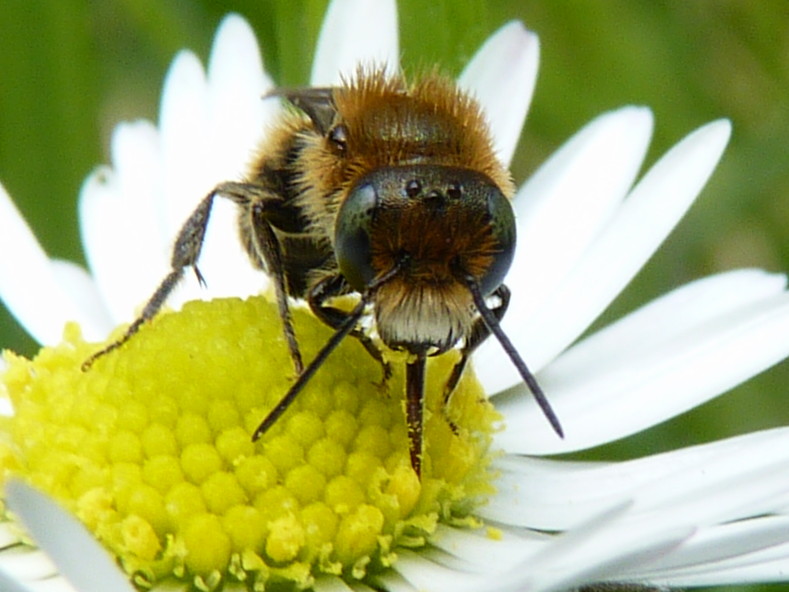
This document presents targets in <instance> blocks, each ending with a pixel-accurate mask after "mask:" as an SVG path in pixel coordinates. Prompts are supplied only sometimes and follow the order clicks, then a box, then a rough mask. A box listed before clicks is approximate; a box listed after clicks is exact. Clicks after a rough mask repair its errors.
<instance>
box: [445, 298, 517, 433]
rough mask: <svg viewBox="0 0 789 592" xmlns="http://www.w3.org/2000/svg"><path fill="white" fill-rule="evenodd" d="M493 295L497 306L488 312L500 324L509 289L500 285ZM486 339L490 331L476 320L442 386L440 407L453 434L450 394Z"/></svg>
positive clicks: (507, 303) (508, 302) (479, 319)
mask: <svg viewBox="0 0 789 592" xmlns="http://www.w3.org/2000/svg"><path fill="white" fill-rule="evenodd" d="M493 295H494V296H496V297H497V298H498V299H499V304H498V305H497V306H495V307H493V308H491V309H490V311H491V312H492V313H493V316H495V317H496V320H497V321H498V322H501V319H503V318H504V313H506V312H507V307H508V306H509V304H510V289H509V288H508V287H507V286H505V285H504V284H502V285H501V286H499V287H498V288H497V289H496V291H495V292H493ZM488 337H490V330H489V329H488V327H487V325H486V324H485V323H484V321H483V320H482V318H478V319H477V320H476V321H474V324H473V325H472V327H471V334H470V335H469V336H468V338H466V343H465V344H464V345H463V349H462V350H461V352H460V360H458V363H457V364H455V365H454V367H453V368H452V373H451V374H450V375H449V378H448V379H447V382H446V384H445V385H444V401H443V404H442V405H441V409H442V410H443V413H444V416H445V417H446V419H447V421H448V422H449V425H450V427H451V428H452V431H454V432H457V427H456V426H455V424H454V422H453V421H452V420H451V419H450V418H449V417H448V416H447V411H446V409H447V406H448V405H449V399H450V398H451V397H452V393H453V392H455V388H456V387H457V385H458V382H460V378H461V377H462V376H463V370H465V369H466V365H467V364H468V360H469V358H470V357H471V354H472V353H474V350H475V349H477V347H479V346H480V344H481V343H482V342H483V341H485V340H486V339H487V338H488Z"/></svg>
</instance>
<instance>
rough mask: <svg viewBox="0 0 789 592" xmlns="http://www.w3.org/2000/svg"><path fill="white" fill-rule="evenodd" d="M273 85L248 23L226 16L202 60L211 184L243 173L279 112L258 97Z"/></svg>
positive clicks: (273, 104)
mask: <svg viewBox="0 0 789 592" xmlns="http://www.w3.org/2000/svg"><path fill="white" fill-rule="evenodd" d="M273 86H274V84H273V82H272V81H271V79H270V78H269V77H268V75H266V74H265V73H264V71H263V62H262V60H261V57H260V49H259V48H258V44H257V40H256V38H255V34H254V32H253V31H252V28H251V27H250V26H249V23H247V21H245V20H244V19H243V18H242V17H240V16H238V15H235V14H231V15H228V16H226V17H225V18H224V19H223V20H222V23H221V24H220V25H219V29H218V30H217V33H216V40H215V41H214V46H213V49H212V50H211V57H210V59H209V62H208V89H209V104H210V107H209V109H210V119H211V133H212V135H213V139H212V141H211V142H212V145H213V151H212V152H213V155H212V163H211V165H212V168H213V169H214V171H215V173H214V174H215V175H216V180H217V182H219V181H225V180H238V179H240V178H241V177H242V176H243V175H244V174H245V173H246V172H247V167H248V166H249V163H250V162H251V160H252V157H253V156H254V151H255V149H256V148H257V145H258V144H259V142H260V141H261V140H262V139H263V137H264V134H265V132H266V131H267V130H266V126H267V125H268V124H269V123H270V122H271V120H272V119H273V118H274V117H275V116H276V114H278V113H279V112H280V108H279V101H277V100H264V98H263V95H264V94H265V93H267V92H268V91H270V90H271V89H272V88H273ZM200 197H202V196H200Z"/></svg>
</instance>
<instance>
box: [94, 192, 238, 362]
mask: <svg viewBox="0 0 789 592" xmlns="http://www.w3.org/2000/svg"><path fill="white" fill-rule="evenodd" d="M222 187H223V186H222V185H219V186H217V187H216V188H214V190H213V191H211V193H209V194H208V195H207V196H206V197H205V198H203V201H201V202H200V205H198V206H197V208H196V209H195V210H194V212H192V214H191V215H190V216H189V218H188V219H187V220H186V222H185V223H184V225H183V226H182V227H181V230H180V231H179V232H178V236H177V238H176V240H175V245H174V246H173V251H172V254H171V256H170V273H168V274H167V275H166V276H165V278H164V279H163V280H162V282H161V283H160V284H159V287H158V288H156V291H155V292H154V293H153V296H151V297H150V299H149V300H148V302H147V303H146V304H145V306H144V307H143V309H142V313H140V316H138V317H137V318H136V319H135V320H134V321H133V322H132V324H131V325H129V328H128V329H126V333H124V334H123V336H121V337H120V339H118V340H117V341H113V342H112V343H110V344H109V345H108V346H106V347H105V348H104V349H101V350H99V351H97V352H96V353H94V354H93V355H92V356H90V357H89V358H88V359H87V360H85V361H84V362H83V363H82V370H83V371H86V370H88V369H89V368H90V367H91V366H92V365H93V363H94V362H95V361H96V360H97V359H98V358H100V357H102V356H104V355H105V354H108V353H110V352H111V351H114V350H116V349H118V348H119V347H120V346H122V345H123V344H124V343H126V342H127V341H129V339H131V338H132V337H133V336H134V334H135V333H137V331H139V329H140V327H141V326H142V325H143V323H145V322H147V321H149V320H150V319H152V318H153V317H154V316H156V313H158V312H159V310H161V308H162V306H163V305H164V303H165V301H166V300H167V297H168V296H169V295H170V293H171V292H172V291H173V288H175V286H176V285H177V284H178V282H179V281H180V280H181V278H182V277H183V275H184V271H185V270H186V268H187V267H192V268H193V269H194V271H195V274H196V275H197V279H198V281H199V282H200V283H201V284H205V280H204V279H203V276H202V275H201V274H200V271H199V270H198V269H197V259H198V257H199V256H200V249H201V248H202V246H203V238H204V236H205V229H206V226H207V225H208V218H209V216H210V215H211V205H212V204H213V202H214V196H216V195H218V194H219V193H220V192H221V191H222Z"/></svg>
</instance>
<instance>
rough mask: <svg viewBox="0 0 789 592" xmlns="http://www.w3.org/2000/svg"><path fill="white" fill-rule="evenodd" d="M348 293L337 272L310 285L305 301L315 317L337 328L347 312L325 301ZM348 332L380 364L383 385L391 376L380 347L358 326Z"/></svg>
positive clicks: (346, 286) (390, 369)
mask: <svg viewBox="0 0 789 592" xmlns="http://www.w3.org/2000/svg"><path fill="white" fill-rule="evenodd" d="M348 293H350V287H349V286H348V282H346V280H345V278H344V277H343V276H342V275H340V274H338V273H337V274H333V275H329V276H326V277H325V278H323V279H322V280H320V281H318V282H317V283H316V284H315V285H314V286H312V287H311V288H310V291H309V293H308V294H307V302H308V303H309V305H310V309H311V310H312V312H313V313H314V314H315V316H316V317H318V318H319V319H320V320H321V321H323V322H324V323H326V324H327V325H328V326H329V327H331V328H332V329H338V328H339V327H340V326H342V324H343V322H344V321H345V319H347V318H348V314H349V313H347V312H345V311H344V310H340V309H339V308H335V307H333V306H327V305H326V301H327V300H328V299H330V298H334V297H335V296H343V295H345V294H348ZM350 334H351V335H352V336H353V337H355V338H356V339H358V340H359V342H360V343H361V344H362V345H363V346H364V349H366V350H367V353H369V354H370V355H371V356H372V357H373V359H374V360H376V361H377V362H378V363H379V364H380V365H381V371H382V373H383V379H382V381H381V386H385V385H386V383H387V382H388V380H389V379H390V378H391V377H392V367H391V365H390V364H389V362H387V361H386V360H385V359H384V356H383V353H382V352H381V350H380V348H379V347H378V346H377V345H376V344H375V342H374V341H373V340H372V339H370V337H369V336H368V335H367V334H365V333H364V331H363V330H361V329H359V328H354V329H353V330H352V331H351V333H350Z"/></svg>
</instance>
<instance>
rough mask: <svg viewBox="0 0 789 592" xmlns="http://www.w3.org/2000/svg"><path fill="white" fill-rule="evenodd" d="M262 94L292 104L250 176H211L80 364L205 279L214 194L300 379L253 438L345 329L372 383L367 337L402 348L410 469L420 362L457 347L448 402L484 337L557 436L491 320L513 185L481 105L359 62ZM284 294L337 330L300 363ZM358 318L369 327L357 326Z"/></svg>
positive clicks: (508, 256)
mask: <svg viewBox="0 0 789 592" xmlns="http://www.w3.org/2000/svg"><path fill="white" fill-rule="evenodd" d="M271 95H274V96H279V97H281V98H283V99H285V100H286V101H287V102H288V103H290V105H291V106H292V107H293V108H292V109H290V110H286V111H284V112H283V114H282V116H281V119H280V120H279V122H278V123H277V125H276V126H275V127H274V128H273V129H272V131H271V133H270V134H269V135H268V137H267V139H266V140H265V141H264V142H263V144H262V145H261V147H260V148H259V151H258V153H257V155H256V157H255V158H254V161H253V164H252V166H251V168H250V170H249V173H248V175H247V176H246V178H245V179H243V180H242V181H239V182H236V181H228V182H224V183H220V184H219V185H217V186H216V187H215V188H214V189H213V190H211V192H210V193H209V194H208V195H207V196H206V197H205V198H203V200H202V201H201V202H200V204H199V205H198V206H197V208H196V209H195V210H194V212H193V213H192V214H191V215H190V216H189V218H188V219H187V220H186V222H185V224H184V225H183V227H182V228H181V230H180V232H179V234H178V236H177V238H176V240H175V245H174V248H173V251H172V258H171V270H170V272H169V273H168V275H167V276H166V277H165V278H164V279H163V280H162V282H161V284H160V285H159V287H158V288H157V289H156V291H155V292H154V294H153V296H151V298H150V300H149V301H148V302H147V304H146V305H145V307H144V308H143V311H142V313H141V314H140V316H139V317H138V318H137V319H136V320H135V321H134V322H133V323H132V324H131V325H130V326H129V328H128V329H127V331H126V333H125V334H124V335H123V336H122V337H121V338H120V339H118V340H117V341H115V342H113V343H111V344H110V345H109V346H107V347H105V348H104V349H102V350H101V351H99V352H97V353H95V354H94V355H93V356H92V357H91V358H89V359H88V360H87V361H86V362H85V364H84V367H85V368H88V367H89V366H90V365H91V364H92V363H93V362H94V361H95V360H96V359H97V358H99V357H101V356H103V355H105V354H107V353H109V352H110V351H112V350H114V349H117V348H118V347H120V346H121V345H122V344H123V343H125V342H126V341H128V340H129V339H130V338H131V337H132V336H133V335H134V334H135V333H136V332H137V331H138V330H139V329H140V327H141V326H142V325H143V324H144V323H145V322H146V321H148V320H150V319H151V318H152V317H154V316H155V315H156V314H157V313H158V312H159V310H160V309H161V308H162V306H163V304H164V302H165V301H166V299H167V297H168V295H169V294H170V293H171V292H172V290H173V288H174V287H175V285H176V284H177V283H178V282H179V281H180V280H181V278H182V277H183V275H184V273H185V271H186V270H187V269H188V268H192V269H193V270H194V272H195V274H196V276H197V279H198V280H199V281H200V282H201V283H204V282H203V277H202V275H201V274H200V271H199V269H198V267H197V263H198V259H199V256H200V250H201V247H202V245H203V239H204V235H205V231H206V226H207V224H208V218H209V216H210V213H211V208H212V205H213V203H214V201H215V199H216V198H218V197H221V198H226V199H229V200H231V201H232V202H234V203H235V204H236V205H237V206H238V212H239V216H238V227H239V232H240V237H241V241H242V243H243V245H244V247H245V249H246V252H247V253H248V254H249V257H250V259H251V261H252V264H253V265H254V266H256V267H258V268H260V269H262V270H263V271H265V272H266V273H267V274H268V275H269V276H270V277H271V278H272V280H273V284H274V289H275V294H276V300H277V306H278V312H279V316H280V318H281V319H282V327H283V332H284V336H285V340H286V342H287V346H288V350H289V352H290V357H291V359H292V361H293V366H294V369H295V371H296V375H297V378H296V381H295V382H294V384H293V385H292V386H291V388H290V390H289V391H288V392H287V393H286V394H285V395H284V396H283V397H282V399H281V400H280V402H279V403H278V404H277V405H276V407H274V409H273V410H271V412H270V413H269V414H268V416H267V417H265V419H263V421H262V422H261V424H260V426H259V427H258V428H257V430H255V432H254V434H253V436H252V438H253V440H257V439H259V438H260V437H261V436H262V435H263V434H264V433H265V432H266V431H267V430H268V429H269V428H270V427H271V426H272V425H273V424H274V423H275V422H276V421H277V419H278V418H279V417H280V416H281V415H282V414H283V413H284V412H285V411H286V410H287V409H288V407H289V405H290V404H291V403H292V402H293V400H294V399H295V398H296V396H297V395H298V394H299V393H300V392H301V390H302V389H303V388H304V386H305V385H306V384H307V382H308V381H309V380H310V378H311V377H312V376H313V375H314V374H315V372H316V371H317V370H318V369H319V368H320V366H321V365H322V364H323V362H324V361H325V360H326V358H327V357H328V356H329V355H330V354H331V352H332V351H333V350H334V349H335V348H336V347H337V345H338V344H339V343H340V342H341V341H342V340H343V339H345V338H346V337H347V336H349V335H350V336H353V337H354V338H356V339H357V340H359V342H360V343H361V344H362V345H363V346H364V347H365V349H366V350H367V351H368V352H369V353H370V355H372V356H373V358H375V359H376V360H377V361H378V362H379V363H380V365H381V367H382V369H383V374H384V380H386V379H387V378H389V376H390V374H391V368H390V366H389V363H388V362H387V361H386V359H385V357H384V355H383V353H382V349H381V345H379V343H382V344H383V346H385V347H388V348H391V349H394V350H404V351H405V352H406V353H407V354H408V356H407V362H406V376H405V391H406V392H405V401H406V405H405V409H406V422H407V433H408V438H409V455H410V462H411V466H412V467H413V469H414V471H415V472H416V474H417V475H421V464H422V447H423V443H422V440H423V434H422V429H423V425H422V424H423V402H424V381H425V365H426V361H427V358H428V357H429V356H435V355H440V354H442V353H445V352H447V351H448V350H450V349H453V348H458V349H459V350H460V354H461V355H460V359H459V361H458V362H457V363H456V365H455V366H454V368H453V370H452V371H451V374H450V376H449V377H448V379H447V382H446V387H445V389H444V400H443V403H444V406H446V404H447V403H448V401H449V397H450V395H451V393H452V391H453V390H454V388H455V386H456V385H457V383H458V381H459V380H460V377H461V375H462V373H463V370H464V368H465V366H466V364H467V362H468V359H469V356H470V355H471V354H472V352H473V351H474V350H475V349H476V348H477V347H478V346H479V345H480V344H481V343H482V342H483V341H484V340H485V339H487V338H488V337H489V336H490V335H493V336H495V337H496V339H498V341H499V342H500V343H501V345H502V346H503V349H504V351H505V352H506V354H507V355H508V357H509V358H510V359H511V360H512V362H513V363H514V365H515V366H516V368H517V369H518V371H519V373H520V375H521V376H522V378H523V380H524V381H525V382H526V384H527V385H528V387H529V388H530V390H531V392H532V394H533V395H534V397H535V398H536V401H537V402H538V404H539V406H540V408H541V409H542V411H543V413H544V414H545V416H546V417H547V419H548V420H549V422H550V424H551V426H552V427H553V429H554V430H555V431H556V432H557V434H559V436H562V428H561V425H560V424H559V421H558V419H557V417H556V415H555V413H554V411H553V410H552V408H551V406H550V404H549V403H548V401H547V399H546V397H545V395H544V394H543V392H542V390H541V389H540V387H539V385H538V384H537V382H536V380H535V378H534V376H533V375H532V374H531V372H530V371H529V369H528V367H527V366H526V364H525V363H524V362H523V360H522V359H521V357H520V356H519V355H518V353H517V351H516V350H515V348H514V346H513V345H512V343H511V342H510V340H509V339H508V338H507V336H506V335H505V334H504V332H503V330H502V329H501V327H500V324H499V323H500V321H501V319H502V318H503V316H504V314H505V312H506V310H507V306H508V304H509V300H510V291H509V289H508V288H507V287H506V285H505V284H504V283H503V282H504V277H505V276H506V274H507V271H508V270H509V268H510V265H511V263H512V258H513V253H514V249H515V239H516V236H515V234H516V232H515V218H514V213H513V210H512V207H511V205H510V200H511V198H512V196H513V194H514V185H513V182H512V179H511V177H510V174H509V172H508V171H507V169H506V168H505V167H504V166H503V165H502V163H501V162H500V161H499V160H498V159H497V157H496V155H495V152H494V150H493V146H492V142H491V138H490V133H489V131H488V127H487V123H486V121H485V119H484V116H483V114H482V110H481V108H480V106H479V105H478V104H477V102H476V101H475V100H474V99H473V98H472V97H471V96H470V95H469V94H467V93H465V92H463V91H461V90H460V89H459V88H458V87H457V86H456V85H455V84H454V83H453V82H452V81H451V80H450V79H449V78H447V77H444V76H442V75H440V74H438V73H436V72H433V73H428V74H426V75H424V76H423V77H421V79H419V80H418V81H416V82H414V83H412V84H409V83H408V82H407V81H406V80H405V78H404V77H403V76H402V75H401V74H388V73H387V72H386V71H385V69H383V68H367V69H364V68H360V69H359V70H358V71H357V73H356V75H355V77H354V78H352V79H350V80H348V81H345V82H344V83H342V84H341V85H339V86H336V87H327V88H299V89H284V90H276V91H274V92H273V93H271ZM348 295H351V296H353V297H355V298H356V299H357V300H356V304H355V306H354V307H353V309H352V310H350V311H348V310H345V309H342V308H339V307H337V306H336V303H335V305H334V306H333V305H332V302H333V300H334V299H336V298H338V297H340V296H348ZM292 299H297V300H299V299H300V300H306V302H307V303H308V305H309V307H310V309H311V310H312V312H313V313H314V314H315V315H316V316H317V317H318V318H319V319H320V320H321V321H322V322H324V323H325V324H326V325H328V326H329V327H331V328H332V329H334V333H333V335H332V337H331V338H330V339H329V340H328V341H327V342H326V344H325V345H324V346H323V347H322V348H321V349H320V351H319V352H318V353H317V355H316V357H315V358H314V359H313V360H312V361H311V362H310V363H309V364H308V365H307V366H306V367H305V365H304V362H303V361H302V356H301V353H300V350H299V344H298V341H297V339H296V334H295V332H294V329H293V322H292V320H291V313H290V307H291V300H292ZM489 302H491V303H492V304H489ZM370 318H372V320H373V321H374V322H373V323H369V322H368V323H365V321H367V320H368V319H370ZM371 325H372V326H374V328H375V331H376V332H377V336H378V340H376V339H374V337H373V334H372V333H371V331H370V326H371Z"/></svg>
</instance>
